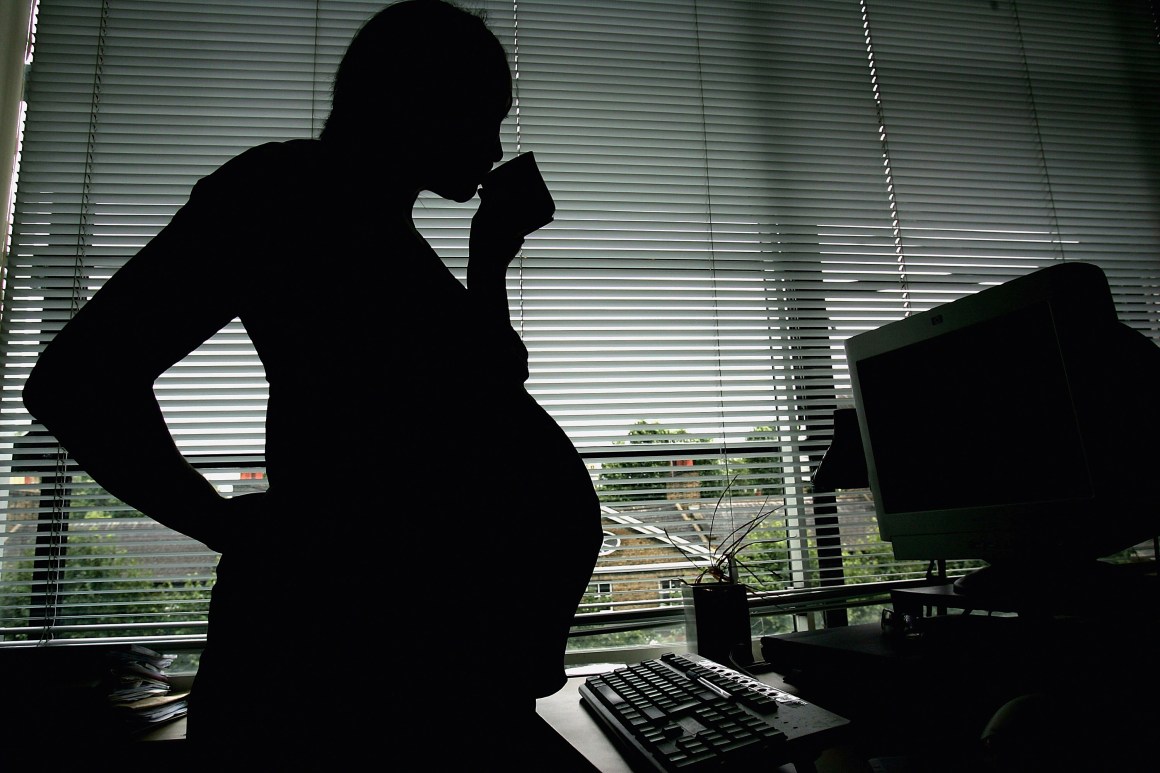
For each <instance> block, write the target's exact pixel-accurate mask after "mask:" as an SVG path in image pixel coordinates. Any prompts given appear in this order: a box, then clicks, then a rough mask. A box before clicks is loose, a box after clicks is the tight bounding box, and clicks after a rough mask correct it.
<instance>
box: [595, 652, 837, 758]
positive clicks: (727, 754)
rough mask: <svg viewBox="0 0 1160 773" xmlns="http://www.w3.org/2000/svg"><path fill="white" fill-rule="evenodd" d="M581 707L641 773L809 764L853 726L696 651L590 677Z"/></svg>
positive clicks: (667, 655)
mask: <svg viewBox="0 0 1160 773" xmlns="http://www.w3.org/2000/svg"><path fill="white" fill-rule="evenodd" d="M580 702H581V703H582V704H583V705H584V706H585V708H587V709H588V710H589V712H591V713H592V714H593V715H594V716H595V717H596V719H597V720H598V721H599V723H600V724H601V726H602V727H603V728H604V730H605V732H606V733H608V735H609V736H610V737H611V738H612V740H613V741H614V742H615V743H616V744H617V745H618V746H619V747H620V749H621V751H622V752H623V753H624V756H625V758H626V759H627V760H628V762H629V764H630V765H631V766H632V768H633V769H634V770H637V771H641V772H642V773H646V772H647V773H656V771H662V772H663V773H675V772H676V771H680V772H681V773H700V772H701V771H709V770H713V771H733V770H743V771H746V773H753V772H754V771H758V770H773V769H775V768H776V767H777V766H778V765H782V764H785V763H787V762H795V761H804V762H809V761H812V760H813V759H814V757H815V756H816V755H817V754H818V753H819V752H820V751H821V749H823V748H825V747H826V746H827V745H829V744H830V743H831V742H832V740H833V735H834V734H835V733H838V732H840V731H841V729H842V728H843V727H845V726H846V725H848V724H849V720H847V719H845V718H843V717H840V716H838V715H837V714H832V713H830V712H829V711H826V710H825V709H822V708H820V707H818V706H815V705H813V704H810V703H807V702H806V701H803V700H801V699H799V698H797V697H796V696H794V695H791V694H789V693H786V692H783V691H781V690H778V689H775V688H773V687H770V686H769V685H766V684H765V683H763V682H761V681H758V680H757V679H754V678H753V677H751V676H748V675H746V674H743V673H741V672H740V671H737V670H736V669H733V668H729V667H727V666H723V665H721V664H720V663H717V662H716V661H713V660H709V659H708V658H705V657H702V656H700V655H696V654H692V653H687V654H675V653H666V654H664V655H661V656H660V657H659V658H654V659H652V660H646V661H644V662H642V663H637V664H634V665H629V666H626V667H624V668H619V669H616V670H615V671H611V672H609V673H606V674H600V675H598V676H590V677H588V678H587V679H586V680H585V681H584V682H583V683H582V684H581V685H580Z"/></svg>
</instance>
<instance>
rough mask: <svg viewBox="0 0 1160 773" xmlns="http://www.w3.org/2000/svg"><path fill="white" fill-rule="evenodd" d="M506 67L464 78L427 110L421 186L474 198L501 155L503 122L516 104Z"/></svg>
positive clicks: (454, 196)
mask: <svg viewBox="0 0 1160 773" xmlns="http://www.w3.org/2000/svg"><path fill="white" fill-rule="evenodd" d="M504 67H505V69H504V71H503V72H502V73H499V74H498V75H495V76H493V77H491V78H483V77H473V76H468V77H466V78H464V82H463V83H461V84H456V85H455V86H454V87H452V88H450V89H447V90H445V91H443V92H442V95H441V97H440V98H439V101H438V103H437V104H432V105H429V109H427V110H425V111H424V113H425V117H426V118H427V119H428V120H426V121H424V122H423V123H424V124H425V127H424V128H425V131H421V136H420V137H418V138H417V140H418V142H417V145H418V146H419V147H420V148H422V150H423V153H424V156H423V158H422V161H423V162H425V163H423V164H422V168H421V169H420V170H419V174H420V186H421V188H422V189H423V190H429V191H431V192H432V193H434V194H436V195H438V196H440V197H442V198H445V199H450V200H452V201H458V202H466V201H470V200H471V198H472V197H474V196H475V193H476V191H477V190H478V189H479V184H480V182H482V180H483V177H484V175H486V174H487V173H488V172H489V171H490V170H491V168H492V166H494V165H495V164H496V163H497V162H498V161H499V160H500V159H501V158H503V147H502V146H501V144H500V125H501V124H502V123H503V120H504V118H506V117H507V114H508V112H509V111H510V110H511V105H512V95H511V84H510V79H509V78H508V76H507V70H506V63H505V65H504ZM477 76H478V73H477ZM500 76H502V77H500Z"/></svg>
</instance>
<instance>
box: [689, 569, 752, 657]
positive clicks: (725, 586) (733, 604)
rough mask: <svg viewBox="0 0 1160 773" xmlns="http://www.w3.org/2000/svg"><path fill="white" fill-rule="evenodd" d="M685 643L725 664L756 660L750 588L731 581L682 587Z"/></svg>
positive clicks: (701, 653) (692, 649)
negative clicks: (751, 620)
mask: <svg viewBox="0 0 1160 773" xmlns="http://www.w3.org/2000/svg"><path fill="white" fill-rule="evenodd" d="M682 595H683V598H684V609H685V642H686V644H687V645H688V648H689V651H690V652H695V653H697V654H698V655H702V656H704V657H706V658H709V659H710V660H715V661H717V662H718V663H720V664H721V665H723V666H729V665H732V664H734V663H736V664H738V665H743V666H747V665H751V664H752V663H753V634H752V631H751V629H750V627H749V601H748V599H747V595H748V590H747V589H746V587H745V586H744V585H739V584H737V583H729V582H706V583H697V584H694V585H685V586H684V587H683V588H682Z"/></svg>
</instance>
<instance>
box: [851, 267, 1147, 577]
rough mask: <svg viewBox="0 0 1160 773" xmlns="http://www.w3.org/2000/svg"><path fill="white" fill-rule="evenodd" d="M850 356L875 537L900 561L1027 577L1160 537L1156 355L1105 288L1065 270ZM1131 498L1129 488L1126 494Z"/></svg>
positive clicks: (868, 338) (866, 342)
mask: <svg viewBox="0 0 1160 773" xmlns="http://www.w3.org/2000/svg"><path fill="white" fill-rule="evenodd" d="M846 355H847V360H848V363H849V366H850V372H851V378H852V382H853V386H854V401H855V407H856V409H857V414H858V423H859V429H860V430H861V433H862V442H863V448H864V451H865V456H866V462H867V470H868V473H869V481H870V488H871V492H872V494H873V496H874V506H875V511H876V515H877V518H878V524H879V528H880V530H881V534H882V537H883V539H885V540H889V541H890V542H891V543H892V548H893V550H894V553H895V556H896V557H897V558H899V559H920V560H937V559H980V560H983V561H987V562H991V563H1008V564H1010V563H1021V564H1024V565H1028V566H1035V565H1040V564H1042V565H1046V564H1049V563H1050V564H1056V565H1058V564H1059V563H1060V562H1067V561H1071V560H1077V561H1082V560H1087V559H1097V558H1100V557H1104V556H1106V555H1108V554H1110V553H1112V552H1115V551H1118V550H1123V549H1125V548H1128V547H1131V546H1132V545H1134V544H1136V543H1138V542H1140V541H1142V540H1145V539H1148V538H1150V537H1151V536H1153V535H1154V534H1156V533H1157V532H1158V531H1160V514H1158V513H1157V508H1156V505H1155V504H1153V503H1152V502H1150V501H1147V500H1149V499H1151V497H1148V496H1147V495H1146V494H1144V493H1143V492H1142V490H1141V489H1140V488H1139V487H1134V486H1132V485H1130V484H1129V479H1130V478H1131V477H1133V476H1135V477H1139V476H1142V475H1148V474H1152V475H1154V474H1155V473H1156V472H1160V455H1158V454H1157V452H1156V451H1155V450H1154V449H1151V448H1149V446H1154V445H1156V444H1154V443H1146V442H1145V443H1142V442H1140V441H1141V438H1145V437H1149V436H1151V437H1155V436H1156V435H1155V434H1154V433H1155V432H1156V431H1157V430H1160V409H1157V407H1156V406H1155V405H1154V403H1156V402H1157V401H1156V400H1155V399H1154V398H1153V397H1152V395H1154V394H1155V393H1156V389H1157V385H1158V381H1160V348H1158V347H1156V346H1155V344H1153V343H1152V342H1151V341H1150V340H1148V339H1146V338H1144V337H1143V336H1142V335H1140V334H1139V333H1137V332H1136V331H1134V330H1132V329H1131V328H1128V327H1127V326H1125V325H1123V324H1122V323H1120V322H1119V320H1118V319H1117V317H1116V312H1115V307H1114V304H1113V302H1112V296H1111V291H1110V289H1109V287H1108V284H1107V279H1106V278H1105V276H1104V274H1103V272H1102V271H1101V270H1100V269H1099V268H1098V267H1096V266H1094V265H1092V264H1087V263H1077V262H1063V263H1059V264H1053V265H1052V266H1050V267H1048V268H1044V269H1040V270H1037V271H1034V272H1031V273H1029V274H1027V275H1025V276H1022V277H1019V278H1016V279H1014V280H1012V281H1010V282H1006V283H1004V284H1002V285H997V286H993V287H988V288H986V289H984V290H981V291H979V292H977V293H975V294H974V295H970V296H966V297H964V298H961V299H959V300H956V301H953V302H951V303H947V304H943V305H942V306H938V307H936V308H934V309H931V310H929V311H925V312H921V313H917V314H913V315H911V316H909V317H907V318H905V319H902V320H898V321H896V322H891V323H888V324H886V325H884V326H882V327H880V328H878V329H876V330H871V331H867V332H865V333H861V334H859V335H856V336H853V337H852V338H850V339H849V340H848V341H847V342H846ZM1126 484H1127V485H1126Z"/></svg>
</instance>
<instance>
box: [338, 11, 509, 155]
mask: <svg viewBox="0 0 1160 773" xmlns="http://www.w3.org/2000/svg"><path fill="white" fill-rule="evenodd" d="M510 89H511V71H510V70H509V68H508V61H507V54H506V52H505V51H504V48H503V45H502V44H501V43H500V42H499V39H498V38H496V36H495V35H494V34H493V33H492V32H491V30H490V29H488V27H487V24H486V21H485V19H484V18H483V16H482V15H480V14H477V13H474V12H472V11H469V10H466V9H464V8H461V7H459V6H457V5H454V4H452V3H449V2H446V1H445V0H402V1H401V2H397V3H394V4H392V5H389V6H387V7H386V8H384V9H383V10H381V11H379V12H378V13H376V14H375V15H374V16H372V17H371V18H370V19H369V20H368V21H367V22H366V23H365V24H364V25H363V26H362V28H360V29H359V31H358V33H357V34H356V35H355V36H354V39H353V40H352V41H351V43H350V46H349V47H348V48H347V50H346V53H345V54H344V55H343V58H342V61H341V62H340V63H339V66H338V71H337V72H336V73H335V76H334V86H333V90H332V95H331V110H330V116H329V117H328V118H327V120H326V125H325V126H324V127H323V130H322V135H321V136H322V137H323V138H324V139H325V138H327V137H328V136H337V135H343V136H344V137H349V136H354V135H358V134H360V133H367V134H368V135H379V136H381V135H383V134H384V133H388V132H390V131H392V128H393V127H394V126H395V125H397V124H398V122H400V121H406V120H411V119H413V118H414V116H415V115H417V112H416V111H421V110H424V109H426V108H428V107H431V106H434V105H437V104H440V102H442V101H443V100H446V99H448V98H455V97H456V96H457V95H473V96H474V98H480V99H486V98H488V97H490V96H492V95H499V94H507V93H509V92H510ZM449 91H451V92H452V93H448V92H449Z"/></svg>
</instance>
